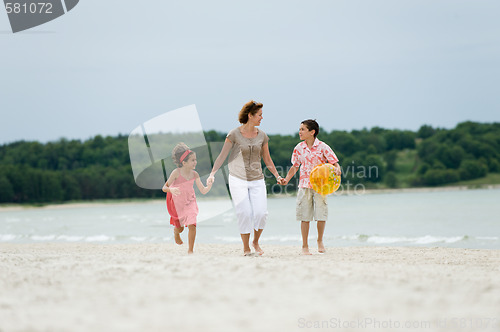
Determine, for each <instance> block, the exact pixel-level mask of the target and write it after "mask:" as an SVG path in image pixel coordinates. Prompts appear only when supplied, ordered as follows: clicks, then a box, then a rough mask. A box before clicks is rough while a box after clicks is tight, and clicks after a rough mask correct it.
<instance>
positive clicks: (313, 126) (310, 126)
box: [301, 119, 319, 138]
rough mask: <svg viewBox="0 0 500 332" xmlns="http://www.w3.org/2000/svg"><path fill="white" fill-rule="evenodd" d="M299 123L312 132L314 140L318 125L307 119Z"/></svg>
mask: <svg viewBox="0 0 500 332" xmlns="http://www.w3.org/2000/svg"><path fill="white" fill-rule="evenodd" d="M301 123H302V124H303V125H304V126H306V127H307V129H309V130H314V138H316V136H318V134H319V124H318V123H317V122H316V120H312V119H309V120H304V121H302V122H301Z"/></svg>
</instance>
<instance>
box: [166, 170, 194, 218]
mask: <svg viewBox="0 0 500 332" xmlns="http://www.w3.org/2000/svg"><path fill="white" fill-rule="evenodd" d="M194 181H195V177H194V176H193V178H192V179H190V180H186V179H185V178H184V177H183V176H182V175H181V174H179V176H178V177H177V179H175V180H174V182H173V183H172V184H171V185H170V187H177V188H179V190H180V192H181V193H180V194H179V195H178V196H174V195H172V194H171V193H167V208H168V211H169V213H170V216H171V218H170V224H172V225H174V226H175V227H181V226H188V225H195V226H196V217H197V216H198V204H197V203H196V195H195V193H194V187H193V186H194ZM172 205H173V206H172Z"/></svg>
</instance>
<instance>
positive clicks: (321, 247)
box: [318, 241, 326, 254]
mask: <svg viewBox="0 0 500 332" xmlns="http://www.w3.org/2000/svg"><path fill="white" fill-rule="evenodd" d="M318 252H319V253H320V254H324V253H325V252H326V250H325V246H324V245H323V241H318Z"/></svg>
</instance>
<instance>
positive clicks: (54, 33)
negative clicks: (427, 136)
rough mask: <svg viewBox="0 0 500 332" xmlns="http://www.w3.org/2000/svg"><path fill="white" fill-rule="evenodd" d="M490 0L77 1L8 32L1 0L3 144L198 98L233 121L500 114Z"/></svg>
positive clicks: (114, 126) (453, 118)
mask: <svg viewBox="0 0 500 332" xmlns="http://www.w3.org/2000/svg"><path fill="white" fill-rule="evenodd" d="M499 13H500V1H498V0H491V1H486V0H469V1H461V0H418V1H417V0H404V1H402V0H380V1H379V0H370V1H368V0H365V1H359V0H342V1H337V0H308V1H306V0H300V1H296V0H286V1H281V0H280V1H273V0H266V1H246V2H243V1H234V0H232V1H206V0H204V1H201V0H200V1H189V0H187V1H186V0H182V1H146V2H140V5H139V4H138V2H136V1H130V0H106V1H97V0H80V3H79V4H78V5H77V6H76V7H75V8H74V9H73V10H72V11H71V12H69V13H67V14H66V15H64V16H62V17H60V18H58V19H55V20H54V21H51V22H49V23H47V24H44V25H41V26H39V27H36V28H33V29H30V30H27V31H26V32H20V33H16V34H13V33H12V32H11V30H10V25H9V21H8V18H7V14H6V11H5V10H4V9H3V8H0V50H1V55H0V112H1V113H0V114H1V122H0V123H1V125H0V144H3V143H8V142H13V141H17V140H21V139H24V140H39V141H42V142H46V141H53V140H57V139H59V138H61V137H65V138H68V139H74V138H76V139H88V138H90V137H92V136H94V135H97V134H101V135H112V136H115V135H118V134H120V133H121V134H125V135H128V134H129V133H130V132H131V131H132V130H133V129H134V128H136V127H137V126H139V125H140V124H141V123H143V122H145V121H147V120H149V119H151V118H153V117H155V116H158V115H161V114H163V113H165V112H168V111H170V110H174V109H177V108H180V107H183V106H187V105H191V104H195V105H196V107H197V110H198V112H199V117H200V120H201V123H202V125H203V128H204V129H205V130H210V129H215V130H218V131H222V132H228V131H229V130H230V129H232V128H234V127H236V126H237V125H238V122H237V113H238V111H239V110H240V109H241V106H242V105H243V104H244V103H245V102H247V101H248V100H250V99H255V100H257V101H260V102H262V103H264V109H263V115H264V120H263V122H262V125H261V128H262V129H263V130H265V131H266V132H267V133H268V134H278V133H280V134H292V133H295V132H296V131H297V129H298V126H299V124H300V122H301V121H302V120H304V119H307V118H315V119H317V120H318V122H319V123H320V125H321V127H323V128H324V129H326V130H333V129H336V130H352V129H362V128H364V127H367V128H371V127H373V126H380V127H384V128H390V129H393V128H399V129H411V130H417V129H418V128H419V127H420V126H421V125H423V124H430V125H432V126H435V127H445V128H452V127H454V126H455V125H456V124H457V123H459V122H462V121H466V120H472V121H480V122H500V93H499V91H500V19H499V18H498V17H499Z"/></svg>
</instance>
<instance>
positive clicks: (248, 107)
mask: <svg viewBox="0 0 500 332" xmlns="http://www.w3.org/2000/svg"><path fill="white" fill-rule="evenodd" d="M262 106H264V104H262V103H258V102H256V101H253V100H250V101H249V102H248V103H246V104H245V105H243V108H242V109H241V111H240V113H239V114H238V121H240V123H243V124H245V123H247V122H248V114H252V115H255V114H256V113H257V112H258V111H259V110H260V109H261V108H262Z"/></svg>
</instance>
